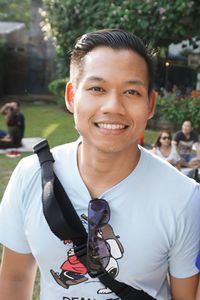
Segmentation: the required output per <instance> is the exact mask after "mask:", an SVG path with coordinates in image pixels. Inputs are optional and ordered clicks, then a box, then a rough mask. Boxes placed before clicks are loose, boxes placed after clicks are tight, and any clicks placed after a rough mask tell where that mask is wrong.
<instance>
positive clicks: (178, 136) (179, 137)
mask: <svg viewBox="0 0 200 300" xmlns="http://www.w3.org/2000/svg"><path fill="white" fill-rule="evenodd" d="M173 140H174V141H175V142H177V144H178V143H179V142H180V140H181V132H180V131H178V132H176V133H175V134H174V137H173Z"/></svg>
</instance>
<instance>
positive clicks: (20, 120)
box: [0, 101, 25, 139]
mask: <svg viewBox="0 0 200 300" xmlns="http://www.w3.org/2000/svg"><path fill="white" fill-rule="evenodd" d="M10 109H12V114H14V115H16V117H17V127H18V128H19V131H20V138H21V139H22V138H23V137H24V131H25V118H24V114H23V113H22V112H21V111H20V102H19V101H11V102H8V103H6V104H5V105H3V106H2V108H1V109H0V113H1V114H3V115H5V118H7V115H8V112H9V111H10ZM8 134H9V133H8V131H6V130H0V138H4V137H5V136H6V135H8Z"/></svg>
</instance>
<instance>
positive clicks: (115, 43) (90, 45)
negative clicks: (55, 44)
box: [70, 29, 154, 93]
mask: <svg viewBox="0 0 200 300" xmlns="http://www.w3.org/2000/svg"><path fill="white" fill-rule="evenodd" d="M100 46H105V47H109V48H112V49H117V50H121V49H127V50H132V51H133V52H136V53H137V54H139V55H140V56H141V57H142V58H143V59H144V60H145V62H146V64H147V69H148V79H149V87H148V92H149V93H150V92H151V91H152V89H153V83H154V63H153V56H152V54H151V53H150V50H148V47H147V46H146V45H145V44H144V42H143V41H142V40H141V39H140V38H139V37H138V36H136V35H135V34H133V33H131V32H128V31H125V30H122V29H102V30H98V31H94V32H90V33H87V34H84V35H82V36H81V37H80V38H78V40H77V42H76V44H75V46H74V49H73V50H72V52H71V64H70V69H71V71H72V69H73V66H75V67H77V66H78V67H79V68H80V67H81V64H82V62H83V58H84V57H85V56H86V54H87V53H89V52H90V51H92V50H93V49H94V48H97V47H100Z"/></svg>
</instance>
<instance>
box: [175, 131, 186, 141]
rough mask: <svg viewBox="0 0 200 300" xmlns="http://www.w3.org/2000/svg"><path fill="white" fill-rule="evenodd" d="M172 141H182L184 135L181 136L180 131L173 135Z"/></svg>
mask: <svg viewBox="0 0 200 300" xmlns="http://www.w3.org/2000/svg"><path fill="white" fill-rule="evenodd" d="M174 139H175V140H176V139H184V134H183V132H182V131H181V130H179V131H177V132H175V134H174Z"/></svg>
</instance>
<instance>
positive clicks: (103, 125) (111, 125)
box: [98, 123, 125, 130]
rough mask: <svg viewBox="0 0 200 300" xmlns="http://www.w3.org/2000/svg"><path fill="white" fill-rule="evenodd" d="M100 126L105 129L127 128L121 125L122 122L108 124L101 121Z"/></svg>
mask: <svg viewBox="0 0 200 300" xmlns="http://www.w3.org/2000/svg"><path fill="white" fill-rule="evenodd" d="M98 127H99V128H104V129H112V130H115V129H123V128H125V125H121V124H106V123H99V124H98Z"/></svg>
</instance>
